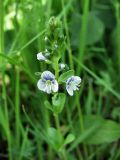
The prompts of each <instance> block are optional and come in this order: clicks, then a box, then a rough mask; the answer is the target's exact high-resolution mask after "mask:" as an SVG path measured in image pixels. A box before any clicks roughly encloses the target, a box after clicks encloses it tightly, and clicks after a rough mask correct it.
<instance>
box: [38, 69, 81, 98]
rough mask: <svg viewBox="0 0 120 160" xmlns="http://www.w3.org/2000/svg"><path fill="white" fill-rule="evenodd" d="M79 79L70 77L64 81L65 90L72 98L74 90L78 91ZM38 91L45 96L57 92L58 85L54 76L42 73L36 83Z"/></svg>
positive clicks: (48, 72)
mask: <svg viewBox="0 0 120 160" xmlns="http://www.w3.org/2000/svg"><path fill="white" fill-rule="evenodd" d="M80 83H81V78H80V77H78V76H71V77H69V78H68V79H67V80H66V90H67V92H68V94H69V95H70V96H73V92H74V91H75V90H79V87H80ZM37 87H38V89H39V90H41V91H43V92H46V93H47V94H50V93H53V92H58V90H59V84H58V81H57V80H56V79H55V76H54V74H53V73H51V72H50V71H44V72H43V73H42V74H41V79H40V80H39V81H38V83H37Z"/></svg>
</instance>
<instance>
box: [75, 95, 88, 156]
mask: <svg viewBox="0 0 120 160" xmlns="http://www.w3.org/2000/svg"><path fill="white" fill-rule="evenodd" d="M76 101H77V110H78V116H79V121H80V129H81V133H83V132H84V122H83V115H82V109H81V105H80V102H79V94H76ZM83 149H84V153H85V158H86V159H87V157H88V151H87V146H86V145H85V144H84V143H83Z"/></svg>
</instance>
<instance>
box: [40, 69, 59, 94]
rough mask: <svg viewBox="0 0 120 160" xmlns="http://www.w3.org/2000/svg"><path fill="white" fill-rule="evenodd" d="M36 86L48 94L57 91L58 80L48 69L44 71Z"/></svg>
mask: <svg viewBox="0 0 120 160" xmlns="http://www.w3.org/2000/svg"><path fill="white" fill-rule="evenodd" d="M37 87H38V89H39V90H41V91H43V92H46V93H48V94H50V93H52V92H57V91H58V82H57V81H56V80H55V76H54V74H52V73H51V72H50V71H44V72H43V73H42V74H41V79H40V80H39V81H38V83H37Z"/></svg>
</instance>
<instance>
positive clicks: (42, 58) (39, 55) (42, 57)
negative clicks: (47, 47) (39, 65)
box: [37, 52, 46, 61]
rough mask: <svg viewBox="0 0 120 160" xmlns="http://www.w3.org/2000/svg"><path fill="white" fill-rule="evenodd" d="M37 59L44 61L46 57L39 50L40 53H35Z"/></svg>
mask: <svg viewBox="0 0 120 160" xmlns="http://www.w3.org/2000/svg"><path fill="white" fill-rule="evenodd" d="M37 59H38V60H39V61H45V60H46V57H45V56H44V55H43V54H42V52H40V53H38V54H37Z"/></svg>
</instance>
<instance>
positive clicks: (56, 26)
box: [37, 17, 81, 148]
mask: <svg viewBox="0 0 120 160" xmlns="http://www.w3.org/2000/svg"><path fill="white" fill-rule="evenodd" d="M44 41H45V50H44V51H40V52H39V53H38V54H37V59H38V60H39V61H41V62H44V63H46V64H47V67H48V65H50V67H49V70H48V69H47V68H46V69H45V70H43V71H42V73H41V75H40V79H39V80H38V82H37V87H38V89H39V90H40V91H42V92H45V93H47V94H51V97H52V98H51V102H50V101H48V100H46V101H45V103H44V104H45V106H46V107H47V108H49V109H50V110H51V111H52V112H53V114H54V115H55V116H56V115H58V113H60V112H61V111H62V110H63V108H64V105H65V100H66V93H65V90H66V91H67V93H68V94H69V95H70V96H73V95H74V91H76V90H79V87H80V83H81V78H80V77H79V76H74V70H69V69H68V66H67V64H64V63H63V62H62V61H61V59H62V55H63V53H64V52H65V36H64V32H63V29H62V25H61V23H60V21H59V20H58V19H56V18H54V17H52V18H51V19H50V21H49V23H48V28H47V31H46V33H45V37H44ZM60 86H64V90H62V92H61V91H60V88H61V87H60ZM54 130H55V129H54ZM70 137H71V135H70ZM72 139H74V138H73V137H72ZM69 142H71V140H70V141H69ZM61 143H62V145H61V144H60V148H61V146H64V145H65V143H66V140H64V142H61Z"/></svg>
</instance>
